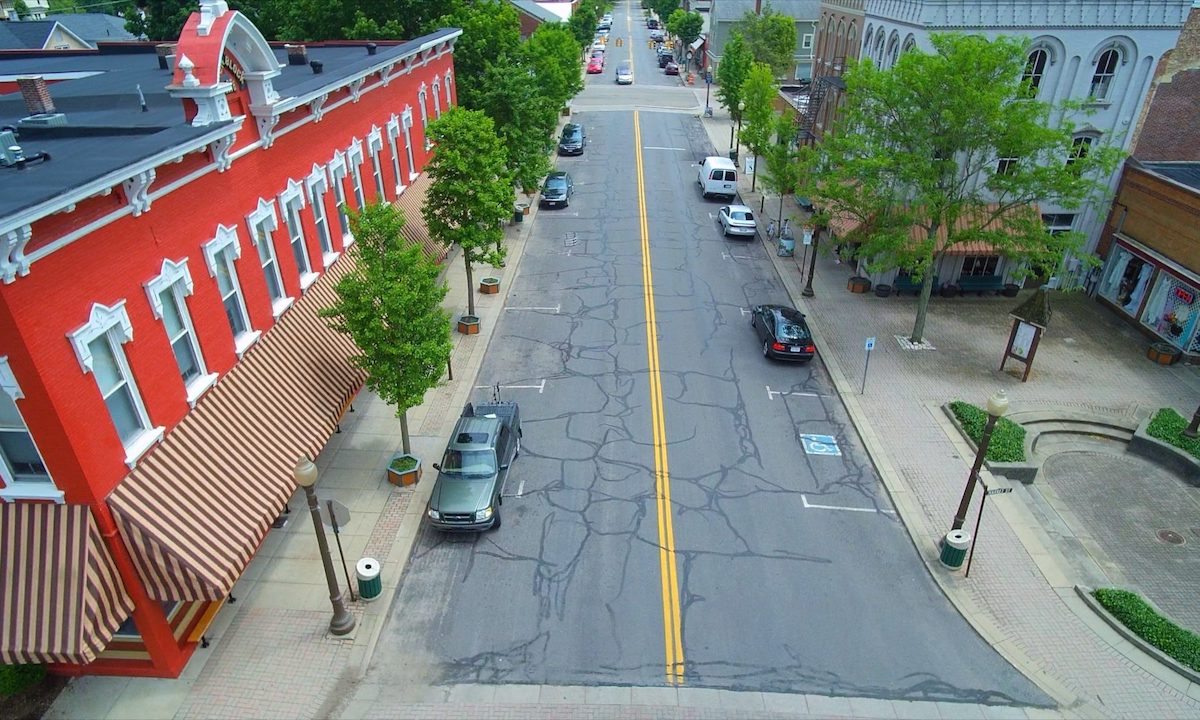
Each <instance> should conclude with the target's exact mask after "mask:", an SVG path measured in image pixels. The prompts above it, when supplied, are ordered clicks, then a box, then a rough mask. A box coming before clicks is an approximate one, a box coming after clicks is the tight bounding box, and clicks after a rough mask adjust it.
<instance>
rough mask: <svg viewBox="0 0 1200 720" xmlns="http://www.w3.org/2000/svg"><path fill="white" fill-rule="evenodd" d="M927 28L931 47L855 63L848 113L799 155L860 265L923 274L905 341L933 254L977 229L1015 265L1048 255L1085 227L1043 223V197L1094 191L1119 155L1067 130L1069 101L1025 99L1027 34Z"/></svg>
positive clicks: (1071, 242) (924, 307)
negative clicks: (845, 222) (884, 66)
mask: <svg viewBox="0 0 1200 720" xmlns="http://www.w3.org/2000/svg"><path fill="white" fill-rule="evenodd" d="M931 41H932V44H933V52H932V53H925V52H922V51H918V50H910V51H908V52H905V53H904V54H903V55H901V56H900V59H899V61H898V62H897V63H896V65H895V66H894V67H893V68H891V69H890V70H886V71H885V70H879V69H878V68H876V67H875V66H874V65H873V64H872V63H871V62H869V61H864V62H862V63H859V64H857V65H855V66H854V67H852V68H851V69H850V70H849V71H848V72H847V73H846V75H845V82H846V99H847V102H846V105H845V107H844V114H843V115H842V116H841V118H840V119H839V121H838V122H837V124H836V125H835V127H834V131H833V133H832V134H826V136H825V138H824V141H823V142H822V143H821V145H820V146H819V147H818V149H817V151H816V152H815V153H814V154H812V155H811V156H808V157H807V158H806V160H805V165H806V168H807V172H806V174H805V178H806V181H808V184H809V185H810V187H809V188H806V189H805V194H807V195H809V196H810V197H814V198H816V199H817V204H818V205H820V206H821V207H822V209H823V210H824V211H825V214H828V215H830V216H833V217H843V218H846V219H850V220H857V221H859V222H861V223H862V224H861V225H860V227H859V229H858V230H857V231H856V233H855V234H854V237H853V239H854V240H856V241H859V242H861V243H862V245H861V247H860V249H859V251H858V253H857V254H858V257H860V258H862V259H865V260H866V262H867V268H868V269H869V270H871V271H873V272H874V271H878V270H884V269H890V268H899V269H901V270H904V271H907V272H909V273H910V274H911V275H912V277H913V278H914V279H920V280H921V281H922V285H921V293H920V295H919V300H918V303H917V315H916V319H915V321H914V323H913V332H912V341H913V342H920V341H921V340H922V335H923V334H924V331H925V318H926V314H927V311H928V304H929V296H930V293H931V289H932V284H933V278H934V272H933V268H934V267H936V261H937V259H938V257H939V256H941V255H942V254H943V253H945V252H947V251H951V250H952V249H953V248H954V247H956V246H961V245H963V244H965V243H969V242H983V243H987V244H988V245H989V246H991V247H992V248H993V249H994V251H995V253H996V254H999V255H1003V256H1005V257H1010V258H1015V259H1020V260H1023V261H1024V262H1025V263H1026V265H1024V266H1023V267H1030V266H1037V265H1049V266H1051V267H1053V266H1056V265H1057V264H1058V263H1059V262H1061V261H1062V257H1063V255H1064V253H1065V252H1067V251H1070V250H1073V249H1076V248H1078V246H1079V245H1080V243H1081V241H1082V238H1080V237H1079V236H1078V234H1076V233H1063V234H1058V235H1055V234H1052V233H1050V232H1049V231H1047V229H1046V228H1045V226H1044V225H1043V223H1042V221H1041V218H1040V216H1039V214H1038V209H1037V208H1038V204H1043V205H1057V206H1060V207H1064V208H1076V207H1079V206H1080V205H1082V204H1083V203H1085V202H1088V201H1089V200H1092V199H1095V198H1096V197H1097V196H1099V195H1101V194H1102V193H1103V192H1104V191H1105V189H1106V182H1107V180H1108V178H1109V177H1110V176H1111V173H1112V171H1113V170H1114V169H1115V167H1116V164H1117V162H1118V161H1119V159H1120V156H1121V152H1120V151H1119V150H1118V149H1116V148H1113V147H1108V146H1101V145H1100V144H1099V143H1096V144H1094V145H1092V146H1091V147H1087V146H1086V145H1076V144H1075V143H1074V142H1073V136H1074V134H1075V126H1074V124H1073V121H1072V118H1075V117H1079V112H1078V111H1079V108H1078V107H1077V106H1073V105H1061V106H1058V107H1052V106H1050V105H1048V104H1046V103H1041V102H1037V101H1036V100H1031V99H1027V98H1028V95H1027V85H1026V84H1023V83H1022V80H1021V77H1022V73H1023V72H1024V70H1025V62H1026V60H1025V58H1026V44H1025V42H1024V41H1022V40H1019V39H1014V38H1006V37H999V38H996V39H995V40H992V41H989V40H987V39H986V38H983V37H981V36H977V35H957V34H934V35H932V36H931ZM1058 117H1063V118H1064V120H1063V121H1061V122H1058V123H1055V122H1054V119H1055V118H1058ZM845 239H846V238H843V240H845Z"/></svg>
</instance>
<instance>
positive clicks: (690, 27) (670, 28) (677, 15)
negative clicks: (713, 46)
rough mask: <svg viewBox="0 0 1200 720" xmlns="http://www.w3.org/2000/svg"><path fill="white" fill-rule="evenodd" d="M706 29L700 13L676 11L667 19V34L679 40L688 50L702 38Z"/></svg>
mask: <svg viewBox="0 0 1200 720" xmlns="http://www.w3.org/2000/svg"><path fill="white" fill-rule="evenodd" d="M703 29H704V18H703V17H702V16H701V15H700V13H698V12H688V11H686V10H683V9H682V8H680V9H677V10H675V11H674V12H672V13H671V15H670V17H668V18H667V32H669V33H671V34H672V35H674V36H675V37H677V38H679V42H680V43H682V44H683V46H684V47H685V48H686V47H688V46H689V45H691V44H692V43H693V42H695V41H696V38H698V37H700V31H701V30H703Z"/></svg>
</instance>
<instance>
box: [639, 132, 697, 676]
mask: <svg viewBox="0 0 1200 720" xmlns="http://www.w3.org/2000/svg"><path fill="white" fill-rule="evenodd" d="M633 148H634V156H635V158H636V161H637V192H638V217H639V219H640V221H641V233H642V295H643V297H644V298H645V304H646V354H647V356H648V359H649V372H648V373H647V374H648V376H649V379H650V422H651V426H652V431H653V435H654V497H655V505H656V508H657V511H658V563H659V570H660V571H661V580H662V604H663V639H664V641H665V643H666V670H667V682H668V683H669V684H672V685H682V684H683V676H684V662H683V632H682V628H681V622H680V616H679V573H678V570H677V569H676V563H675V530H674V526H673V524H672V518H671V474H670V471H669V469H668V464H667V431H666V420H665V417H664V415H663V395H662V371H661V369H660V367H659V359H658V321H657V319H656V317H655V314H654V277H653V274H652V272H651V269H650V226H649V223H648V222H647V221H646V181H645V178H644V177H643V172H642V170H643V166H642V126H641V123H640V121H639V120H638V113H637V111H636V110H635V111H634V113H633Z"/></svg>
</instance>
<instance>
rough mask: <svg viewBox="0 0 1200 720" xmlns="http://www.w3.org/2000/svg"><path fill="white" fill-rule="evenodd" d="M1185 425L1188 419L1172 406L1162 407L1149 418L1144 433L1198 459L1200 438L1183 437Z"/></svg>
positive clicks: (1199, 455) (1199, 457)
mask: <svg viewBox="0 0 1200 720" xmlns="http://www.w3.org/2000/svg"><path fill="white" fill-rule="evenodd" d="M1187 426H1188V421H1187V420H1185V419H1184V417H1183V416H1182V415H1180V414H1179V413H1177V412H1175V410H1174V409H1173V408H1162V409H1161V410H1159V411H1158V412H1156V413H1154V417H1152V418H1150V424H1149V425H1147V426H1146V434H1147V435H1149V436H1150V437H1152V438H1157V439H1158V440H1162V441H1163V442H1165V443H1167V444H1169V445H1174V446H1175V447H1177V448H1179V449H1180V450H1183V451H1184V452H1186V453H1188V454H1189V455H1191V456H1192V457H1194V458H1196V459H1200V438H1190V437H1184V435H1183V431H1184V430H1185V429H1186V428H1187Z"/></svg>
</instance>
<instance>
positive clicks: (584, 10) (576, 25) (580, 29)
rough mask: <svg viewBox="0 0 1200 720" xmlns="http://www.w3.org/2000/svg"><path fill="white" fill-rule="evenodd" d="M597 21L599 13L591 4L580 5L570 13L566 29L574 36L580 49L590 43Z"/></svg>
mask: <svg viewBox="0 0 1200 720" xmlns="http://www.w3.org/2000/svg"><path fill="white" fill-rule="evenodd" d="M599 20H600V13H599V12H598V10H597V8H596V6H595V4H593V3H580V4H579V7H577V8H575V11H574V12H572V13H571V17H570V19H569V20H567V28H568V29H569V30H570V31H571V34H572V35H574V36H575V42H576V43H578V44H579V47H580V48H581V49H582V48H583V47H584V46H586V45H587V44H588V43H590V42H591V41H592V34H593V33H595V32H596V24H597V21H599Z"/></svg>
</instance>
